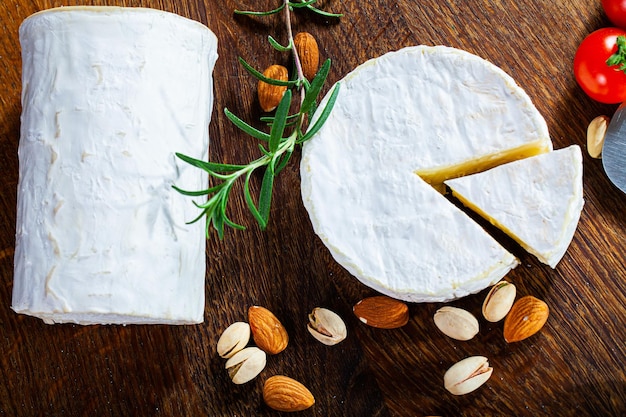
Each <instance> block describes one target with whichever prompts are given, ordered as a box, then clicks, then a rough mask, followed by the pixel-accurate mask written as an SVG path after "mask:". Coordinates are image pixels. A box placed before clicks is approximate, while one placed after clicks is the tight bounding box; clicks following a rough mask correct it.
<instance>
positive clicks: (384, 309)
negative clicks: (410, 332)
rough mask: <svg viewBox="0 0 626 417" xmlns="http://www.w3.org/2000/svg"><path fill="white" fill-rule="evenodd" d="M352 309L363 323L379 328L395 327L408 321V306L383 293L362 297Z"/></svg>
mask: <svg viewBox="0 0 626 417" xmlns="http://www.w3.org/2000/svg"><path fill="white" fill-rule="evenodd" d="M352 310H353V311H354V314H355V315H356V316H357V317H358V318H359V320H361V321H362V322H363V323H365V324H367V325H369V326H372V327H377V328H380V329H395V328H398V327H402V326H404V325H405V324H407V323H408V321H409V307H408V306H407V305H406V304H405V303H403V302H402V301H400V300H396V299H393V298H391V297H387V296H385V295H377V296H374V297H369V298H364V299H363V300H361V301H359V302H358V303H356V304H355V306H354V307H353V309H352Z"/></svg>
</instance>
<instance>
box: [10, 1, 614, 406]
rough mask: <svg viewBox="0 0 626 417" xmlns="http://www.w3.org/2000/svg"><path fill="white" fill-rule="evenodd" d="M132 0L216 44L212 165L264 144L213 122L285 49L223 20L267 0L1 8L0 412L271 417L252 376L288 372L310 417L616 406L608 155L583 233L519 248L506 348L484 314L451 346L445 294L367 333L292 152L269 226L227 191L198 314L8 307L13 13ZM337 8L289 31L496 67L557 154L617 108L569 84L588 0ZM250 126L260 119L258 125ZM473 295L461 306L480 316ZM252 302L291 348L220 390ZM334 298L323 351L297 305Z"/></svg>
mask: <svg viewBox="0 0 626 417" xmlns="http://www.w3.org/2000/svg"><path fill="white" fill-rule="evenodd" d="M78 4H82V5H116V6H143V7H153V8H157V9H162V10H167V11H171V12H175V13H178V14H181V15H183V16H186V17H189V18H191V19H195V20H198V21H200V22H202V23H204V24H206V25H208V26H209V27H210V28H211V29H212V30H213V31H214V32H215V33H216V35H217V37H218V39H219V42H220V44H219V55H220V58H219V60H218V63H217V66H216V68H215V73H214V80H215V111H214V113H213V120H212V123H211V126H210V135H211V138H212V143H211V154H212V159H213V160H217V161H223V162H233V163H241V162H246V161H249V160H252V159H253V158H256V157H257V152H258V148H257V144H256V142H255V140H253V139H251V138H249V137H247V136H245V135H242V134H241V133H240V132H239V131H238V130H237V129H235V128H234V127H233V125H232V124H231V123H230V122H229V121H228V120H227V118H226V117H225V116H224V114H223V111H222V109H223V108H224V107H228V108H229V109H231V110H233V111H234V112H236V113H237V114H238V115H240V116H241V117H242V118H243V119H245V120H248V121H251V122H255V121H258V118H259V116H260V111H259V108H258V103H257V101H256V82H255V81H254V80H253V79H252V78H251V77H250V76H249V75H248V74H247V73H246V72H245V70H244V69H243V68H242V67H241V66H240V65H239V64H238V62H237V57H238V56H241V57H244V58H245V59H246V60H247V61H249V62H250V63H252V64H253V65H254V66H255V67H257V68H264V67H265V66H267V65H269V64H272V63H276V62H277V63H287V62H288V57H287V56H286V55H284V54H282V53H279V52H277V51H274V50H272V49H271V48H270V47H269V44H268V43H267V40H266V39H267V36H268V35H273V36H274V37H276V38H277V39H279V40H281V41H284V39H285V38H286V31H285V29H284V27H283V24H282V18H281V17H280V16H273V17H260V18H248V17H241V16H235V15H234V14H233V10H235V9H256V10H269V9H271V8H274V7H277V6H278V5H279V4H280V2H279V1H278V0H271V1H270V0H259V1H252V0H222V1H212V0H176V1H174V0H169V1H166V0H145V1H141V0H118V1H114V0H110V1H105V0H93V1H76V0H68V1H64V2H62V1H57V0H3V2H2V3H1V4H0V20H1V21H2V28H3V29H2V37H1V38H0V80H1V85H2V94H1V95H0V115H1V120H2V124H1V125H0V164H1V167H2V181H1V182H0V187H1V188H0V284H1V285H0V353H1V354H0V380H1V381H2V384H0V415H10V416H61V415H63V416H96V415H97V416H125V415H129V416H131V415H132V416H152V415H162V416H199V415H208V416H252V415H263V416H265V415H267V416H269V415H277V414H278V413H275V412H273V411H271V410H269V409H267V407H265V406H264V405H263V403H262V400H261V394H260V393H261V387H262V384H263V382H264V380H265V379H267V378H268V377H269V376H271V375H275V374H285V375H289V376H292V377H294V378H296V379H298V380H300V381H301V382H303V383H304V384H305V385H307V386H308V387H309V388H310V390H311V391H312V392H313V394H314V395H315V398H316V404H315V405H314V407H313V408H311V409H309V410H307V411H305V412H302V413H300V414H301V415H303V416H309V415H311V416H312V415H319V416H419V415H447V416H461V415H466V416H478V415H558V416H565V415H575V416H586V415H589V416H591V415H593V416H619V415H626V372H625V370H624V369H625V363H626V360H625V359H626V357H625V355H626V328H625V326H624V317H625V309H624V304H625V303H626V284H625V281H624V279H625V277H626V267H625V265H626V217H625V216H624V211H625V210H626V196H625V195H624V194H622V193H621V192H619V191H618V190H617V189H616V188H614V187H613V186H612V185H611V183H610V182H609V181H608V180H607V178H606V176H605V175H604V173H603V171H602V166H601V161H599V160H594V159H591V158H590V157H589V156H588V155H587V154H586V153H585V155H584V169H585V172H584V187H585V200H586V204H585V207H584V210H583V213H582V217H581V221H580V225H579V228H578V231H577V233H576V235H575V237H574V240H573V242H572V244H571V246H570V248H569V250H568V252H567V254H566V255H565V257H564V259H563V260H562V262H561V263H560V264H559V266H558V267H557V268H556V270H552V269H550V268H548V267H546V266H543V265H541V264H539V263H538V262H537V261H535V260H534V259H533V258H531V257H530V256H528V255H526V254H524V253H523V252H522V251H520V250H518V249H514V250H515V251H516V252H515V253H516V255H518V256H519V257H520V258H521V260H522V265H521V266H520V267H518V268H517V269H516V270H514V271H513V272H512V273H511V274H510V275H509V278H510V279H511V280H512V281H513V282H514V283H515V284H516V285H517V286H518V294H520V295H526V294H532V295H535V296H537V297H539V298H542V299H544V300H545V301H546V302H547V303H548V305H549V306H550V309H551V314H550V318H549V320H548V323H547V324H546V326H545V328H544V329H543V330H542V331H541V333H539V334H538V335H535V336H534V337H532V338H531V339H528V340H526V341H523V342H519V343H515V344H510V345H509V344H507V343H505V342H504V340H503V337H502V325H501V324H489V323H487V322H485V321H484V320H481V331H480V333H479V335H478V336H477V337H476V338H475V339H473V340H471V341H469V342H456V341H453V340H451V339H448V338H446V337H445V336H443V335H442V334H440V333H439V332H438V331H437V329H436V328H435V327H434V324H433V321H432V315H433V313H434V311H435V310H436V309H437V308H439V307H440V305H438V304H414V305H411V306H410V313H411V320H410V322H409V324H408V325H406V326H405V327H403V328H402V329H398V330H377V329H373V328H369V327H366V326H365V325H363V324H362V323H360V322H359V321H358V320H357V319H356V318H355V317H354V315H353V314H352V305H353V304H355V303H356V302H357V301H359V299H361V298H362V297H364V296H367V295H372V294H374V292H373V291H371V290H370V289H368V288H366V287H364V286H363V285H361V284H360V283H359V282H358V281H357V280H355V279H354V278H352V277H351V276H350V275H349V274H348V273H347V272H346V271H345V270H343V269H342V268H341V267H340V266H338V265H337V264H336V263H335V262H334V261H333V260H332V258H331V257H330V255H329V253H328V252H327V250H326V249H325V247H324V246H323V245H322V244H321V242H320V241H319V239H317V237H316V236H315V234H314V233H313V231H312V228H311V224H310V222H309V220H308V217H307V214H306V212H305V210H304V208H303V206H302V203H301V200H300V193H299V184H300V183H299V173H298V157H299V155H296V156H295V158H294V160H293V163H292V164H291V165H290V166H288V167H287V168H286V170H285V171H284V172H283V173H282V174H281V175H280V177H279V178H278V180H277V183H276V190H275V199H274V205H273V209H272V213H271V221H270V224H269V226H268V229H267V231H265V232H262V231H260V230H259V229H258V227H257V226H256V225H255V224H254V221H253V220H252V218H251V216H250V215H249V214H248V213H247V211H246V210H247V209H246V205H245V201H244V199H243V196H242V195H241V193H239V192H237V193H236V194H235V195H233V197H232V198H231V203H230V204H231V207H230V214H231V216H232V217H233V218H234V219H235V220H237V221H240V222H243V223H244V224H246V225H248V226H249V228H248V230H246V231H230V230H229V231H227V232H226V236H225V238H224V240H223V241H220V240H219V239H217V237H216V236H215V235H213V236H211V238H210V239H209V240H208V249H207V263H208V272H207V279H206V314H205V317H206V320H205V323H204V324H201V325H196V326H186V327H171V326H128V327H121V326H91V327H82V326H76V325H52V326H50V325H45V324H43V323H42V322H41V321H40V320H38V319H35V318H31V317H26V316H20V315H17V314H15V313H14V312H13V311H12V310H10V308H9V307H10V304H11V289H12V280H13V252H14V244H15V241H14V237H15V207H16V193H17V181H18V162H17V147H18V140H19V128H20V112H21V107H20V91H21V81H20V74H21V69H20V66H21V59H20V46H19V42H18V37H17V31H18V26H19V24H20V23H21V21H22V20H23V19H24V18H26V17H27V16H28V15H30V14H31V13H34V12H36V11H39V10H42V9H45V8H49V7H54V6H60V5H78ZM319 7H321V8H323V9H325V10H329V11H334V12H339V13H344V17H342V18H341V19H324V18H319V17H313V16H311V15H310V14H306V13H300V12H297V13H295V15H294V22H293V23H294V30H295V31H300V30H307V31H309V32H311V33H313V34H314V35H315V36H316V37H317V39H318V42H319V44H320V46H321V49H322V55H323V57H329V58H331V59H332V60H333V66H332V69H331V74H330V76H329V79H330V81H331V82H334V81H337V80H338V79H340V78H341V77H342V76H344V75H345V74H346V73H348V72H349V71H350V70H352V69H353V68H354V67H355V66H357V65H358V64H360V63H362V62H363V61H365V60H366V59H369V58H373V57H376V56H379V55H381V54H383V53H385V52H388V51H391V50H396V49H399V48H401V47H404V46H409V45H416V44H428V45H436V44H444V45H449V46H453V47H457V48H462V49H465V50H467V51H469V52H472V53H475V54H477V55H479V56H482V57H484V58H486V59H488V60H490V61H492V62H493V63H495V64H496V65H498V66H500V67H501V68H502V69H504V70H505V71H506V72H508V73H509V74H510V75H512V76H513V77H514V78H515V79H516V81H517V82H518V83H519V84H520V85H521V86H522V87H523V88H524V89H525V90H526V91H527V92H528V94H529V95H530V97H531V98H532V99H533V101H534V103H535V104H536V106H537V107H538V109H539V110H540V111H541V113H542V114H543V115H544V117H545V118H546V121H547V123H548V127H549V129H550V132H551V136H552V138H553V141H554V144H555V147H556V148H561V147H565V146H568V145H570V144H579V145H581V146H582V147H583V149H585V131H586V127H587V124H588V123H589V121H590V120H591V119H593V118H594V117H595V116H597V115H600V114H609V115H610V114H612V112H613V111H614V110H615V108H616V106H608V105H601V104H598V103H596V102H593V101H592V100H590V99H589V98H587V97H586V96H585V95H584V94H583V93H582V91H581V90H580V89H579V88H578V86H577V85H576V82H575V80H574V76H573V73H572V59H573V56H574V53H575V50H576V47H577V46H578V44H579V42H580V41H581V40H582V39H583V38H584V36H586V35H587V34H588V33H590V32H591V31H593V30H595V29H598V28H600V27H602V26H606V25H608V21H607V19H606V17H605V16H604V14H603V12H602V9H601V6H600V2H599V1H597V2H587V1H582V0H563V1H556V2H546V1H537V0H517V1H506V0H483V1H480V0H450V1H446V2H441V1H435V0H423V1H410V0H394V1H391V0H371V1H360V2H358V1H355V0H345V1H343V2H339V1H333V0H322V1H321V2H320V3H319ZM259 126H260V125H259ZM484 295H485V293H484V292H483V293H481V294H477V295H475V296H470V297H467V298H465V299H462V300H459V301H457V302H454V303H453V305H457V306H461V307H465V308H467V309H469V310H470V311H472V312H473V313H475V314H477V315H478V314H479V313H480V305H481V303H482V299H483V297H484ZM251 305H263V306H265V307H267V308H269V309H271V310H272V311H273V312H274V313H275V314H276V315H277V316H278V317H279V318H281V319H282V320H283V323H284V324H285V326H286V328H287V330H288V332H289V334H290V338H291V341H290V345H289V347H288V348H287V349H286V350H285V351H284V352H282V353H280V354H279V355H276V356H272V357H270V358H269V360H268V365H267V368H266V369H265V370H264V371H263V373H262V374H261V375H260V377H259V378H257V379H256V380H254V381H252V382H250V383H248V384H245V385H243V386H235V385H234V384H232V383H231V382H230V380H229V378H228V376H227V375H226V372H225V371H224V369H223V367H224V361H223V360H222V359H220V358H219V357H218V356H217V354H216V353H215V346H216V342H217V339H218V337H219V335H220V333H221V331H222V330H223V329H224V328H225V327H226V326H228V325H229V324H230V323H232V322H234V321H237V320H245V319H246V311H247V308H248V307H249V306H251ZM316 306H323V307H327V308H330V309H332V310H334V311H336V312H337V313H339V314H340V315H342V316H343V317H344V318H345V320H346V322H347V324H348V332H349V335H348V338H347V339H346V340H345V341H344V342H342V343H341V344H339V345H337V346H334V347H327V346H324V345H322V344H320V343H318V342H317V341H315V340H314V339H313V338H312V337H310V335H309V334H308V333H307V331H306V329H305V324H306V321H307V314H308V313H309V312H310V311H311V310H312V309H313V308H314V307H316ZM469 355H485V356H487V357H488V358H489V359H490V362H491V364H492V365H493V367H494V373H493V376H492V378H491V379H490V380H489V381H488V383H487V384H486V385H485V386H483V387H481V388H480V389H479V390H478V391H476V392H474V393H472V394H469V395H466V396H462V397H455V396H452V395H450V394H448V393H447V392H446V391H445V390H444V388H443V382H442V380H443V374H444V372H445V370H446V369H447V368H448V367H449V366H450V365H452V364H453V363H454V362H456V361H458V360H460V359H462V358H463V357H465V356H469Z"/></svg>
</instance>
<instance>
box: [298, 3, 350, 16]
mask: <svg viewBox="0 0 626 417" xmlns="http://www.w3.org/2000/svg"><path fill="white" fill-rule="evenodd" d="M306 8H307V9H309V10H310V11H312V12H313V13H317V14H319V15H321V16H325V17H342V16H343V14H341V13H330V12H325V11H324V10H320V9H317V8H315V7H313V6H311V5H307V6H306Z"/></svg>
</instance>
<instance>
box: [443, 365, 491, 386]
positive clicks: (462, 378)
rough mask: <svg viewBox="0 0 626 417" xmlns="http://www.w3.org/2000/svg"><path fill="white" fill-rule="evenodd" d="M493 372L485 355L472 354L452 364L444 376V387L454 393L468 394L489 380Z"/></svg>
mask: <svg viewBox="0 0 626 417" xmlns="http://www.w3.org/2000/svg"><path fill="white" fill-rule="evenodd" d="M492 373H493V368H492V367H490V366H489V361H488V360H487V358H485V357H484V356H470V357H468V358H465V359H463V360H462V361H459V362H457V363H455V364H454V365H452V366H451V367H450V369H448V370H447V371H446V373H445V375H444V376H443V385H444V387H445V388H446V389H447V390H448V391H449V392H450V393H452V394H454V395H464V394H468V393H470V392H472V391H474V390H476V389H477V388H478V387H480V386H481V385H482V384H484V383H485V382H487V380H488V379H489V378H490V377H491V374H492Z"/></svg>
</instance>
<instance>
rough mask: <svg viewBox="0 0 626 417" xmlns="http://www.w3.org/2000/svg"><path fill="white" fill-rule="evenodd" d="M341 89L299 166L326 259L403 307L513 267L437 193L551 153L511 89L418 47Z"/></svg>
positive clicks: (445, 53)
mask: <svg viewBox="0 0 626 417" xmlns="http://www.w3.org/2000/svg"><path fill="white" fill-rule="evenodd" d="M338 86H339V88H340V89H339V94H338V97H337V101H336V104H335V107H334V109H333V111H332V112H331V114H330V117H329V118H328V120H327V121H326V123H325V124H324V126H323V127H322V129H321V130H320V131H319V132H318V133H317V134H316V135H315V136H314V137H313V138H312V139H311V140H310V141H308V142H306V143H305V144H304V147H303V153H302V161H301V180H302V199H303V202H304V205H305V207H306V209H307V211H308V213H309V216H310V220H311V223H312V225H313V228H314V230H315V232H316V234H317V235H318V236H319V237H320V239H321V240H322V241H323V243H324V244H325V245H326V247H327V248H328V250H329V251H330V253H331V254H332V256H333V257H334V259H335V260H336V261H337V262H338V263H339V264H340V265H342V266H343V267H344V268H345V269H346V270H347V271H348V272H350V273H351V274H352V275H354V276H355V277H356V278H358V279H359V280H360V281H361V282H363V283H364V284H366V285H367V286H369V287H371V288H373V289H375V290H377V291H379V292H381V293H383V294H387V295H389V296H391V297H394V298H398V299H402V300H406V301H412V302H444V301H449V300H452V299H456V298H459V297H463V296H465V295H468V294H471V293H475V292H478V291H480V290H482V289H484V288H486V287H487V286H489V285H492V284H494V283H495V282H497V281H499V280H500V279H501V278H502V277H503V276H504V275H506V274H507V273H508V272H509V271H510V270H511V269H512V268H514V267H515V266H517V265H518V260H517V259H516V257H515V256H514V255H512V254H511V253H509V252H508V251H507V250H505V249H504V248H503V247H502V246H501V245H500V244H499V243H498V242H497V241H495V240H494V239H493V238H492V237H491V236H490V235H489V234H488V233H487V232H486V231H485V230H484V229H483V228H482V227H481V226H479V225H478V224H477V223H476V222H474V221H473V220H472V219H470V218H469V216H467V215H466V214H465V213H464V212H463V211H462V210H460V209H459V208H457V207H456V206H455V205H454V204H453V203H451V202H450V201H449V200H448V199H447V198H446V197H445V196H444V195H443V194H442V193H441V190H442V183H443V181H445V180H447V179H449V178H454V177H459V176H462V175H466V174H469V173H473V172H478V171H483V170H486V169H488V168H491V167H493V166H497V165H500V164H503V163H505V162H509V161H512V160H516V159H521V158H525V157H528V156H532V155H536V154H541V153H544V152H549V151H551V150H552V142H551V140H550V137H549V134H548V129H547V126H546V123H545V120H544V119H543V117H542V116H541V115H540V113H539V112H538V111H537V109H536V108H535V107H534V105H533V104H532V102H531V100H530V98H529V97H528V95H527V94H526V93H525V92H524V91H523V90H522V89H521V88H520V87H519V86H518V85H517V84H516V83H515V81H514V80H513V79H512V78H511V77H510V76H509V75H507V74H506V73H505V72H504V71H502V70H501V69H500V68H498V67H497V66H495V65H493V64H491V63H490V62H488V61H486V60H484V59H482V58H479V57H477V56H475V55H473V54H470V53H468V52H465V51H461V50H458V49H455V48H450V47H445V46H434V47H431V46H416V47H409V48H405V49H401V50H399V51H395V52H390V53H388V54H385V55H383V56H381V57H379V58H376V59H372V60H370V61H367V62H365V63H364V64H362V65H360V66H359V67H357V68H356V69H355V70H354V71H352V72H351V73H350V74H348V75H347V76H346V77H344V79H343V80H341V81H340V82H339V83H338ZM327 100H328V95H327V97H326V98H325V99H324V100H322V103H321V104H320V106H319V108H320V109H322V108H323V106H324V104H325V103H326V101H327ZM318 113H319V112H318ZM501 186H504V187H506V184H501Z"/></svg>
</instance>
